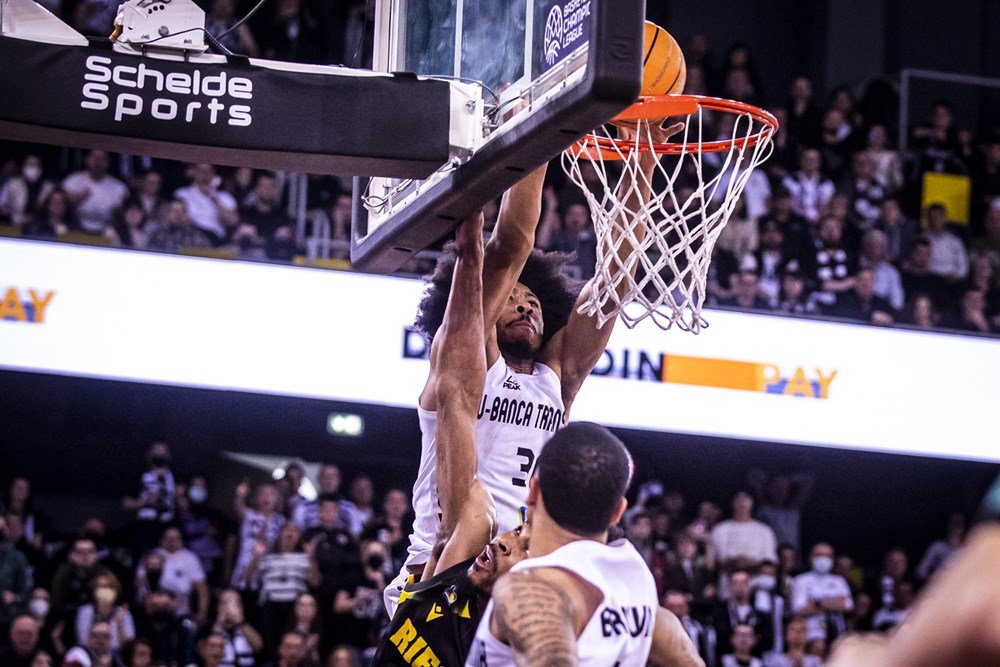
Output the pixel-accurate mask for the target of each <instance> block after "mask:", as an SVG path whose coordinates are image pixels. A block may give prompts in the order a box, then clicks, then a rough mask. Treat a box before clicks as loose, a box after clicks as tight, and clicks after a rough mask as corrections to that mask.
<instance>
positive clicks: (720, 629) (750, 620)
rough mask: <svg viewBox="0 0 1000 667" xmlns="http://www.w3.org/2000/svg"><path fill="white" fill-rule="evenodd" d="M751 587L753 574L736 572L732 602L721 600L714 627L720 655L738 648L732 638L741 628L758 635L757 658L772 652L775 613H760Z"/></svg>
mask: <svg viewBox="0 0 1000 667" xmlns="http://www.w3.org/2000/svg"><path fill="white" fill-rule="evenodd" d="M751 593H752V589H751V587H750V574H749V573H748V572H747V571H746V570H736V571H735V572H733V574H732V577H731V579H730V588H729V600H728V601H727V602H723V601H720V602H719V603H718V604H717V606H716V608H715V611H714V614H713V618H714V620H713V625H714V626H715V634H716V636H717V638H718V642H719V653H720V654H726V653H728V652H729V651H731V650H733V649H734V648H735V647H734V646H733V645H732V644H730V641H729V639H728V638H730V637H732V636H733V633H735V631H736V629H737V628H739V627H740V626H746V627H748V628H750V630H751V631H752V633H753V634H754V635H755V637H756V640H757V641H755V642H754V645H753V646H751V647H750V648H748V649H747V650H748V651H749V650H750V649H753V652H754V654H755V655H758V656H759V655H760V654H761V653H762V652H766V651H769V650H771V647H772V644H773V643H774V642H773V637H774V629H773V627H772V621H771V613H770V612H771V610H770V609H768V610H760V609H757V608H756V607H755V606H754V600H753V596H752V594H751Z"/></svg>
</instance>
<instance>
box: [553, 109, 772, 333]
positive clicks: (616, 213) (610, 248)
mask: <svg viewBox="0 0 1000 667" xmlns="http://www.w3.org/2000/svg"><path fill="white" fill-rule="evenodd" d="M726 113H729V114H730V115H731V118H730V120H733V121H735V122H733V123H732V130H731V132H726V135H725V136H724V137H723V139H728V140H729V141H730V142H731V146H730V145H728V144H727V145H726V148H725V150H722V151H719V152H708V151H703V150H702V146H703V144H706V143H707V142H709V141H710V139H717V137H715V136H713V137H707V136H704V135H705V133H706V132H707V131H709V128H708V127H706V125H708V124H709V120H708V118H707V116H708V114H707V113H706V112H705V110H704V108H703V107H701V106H699V108H698V110H697V111H696V112H695V113H692V114H690V115H688V116H687V118H686V120H685V122H684V130H683V132H681V133H679V134H678V135H677V136H676V137H674V138H673V139H672V141H673V142H676V143H677V144H678V146H676V147H674V149H673V151H671V152H676V155H667V156H662V157H661V158H660V160H659V162H658V163H657V165H656V168H655V170H654V172H653V176H652V178H649V177H647V175H646V174H645V173H643V172H642V170H641V169H640V168H639V159H640V156H641V155H642V151H641V150H640V149H644V150H655V148H656V143H655V142H654V140H653V138H652V136H651V133H650V131H649V125H648V124H646V123H645V122H643V123H640V124H639V126H638V131H637V132H634V139H633V140H632V141H631V142H629V143H627V144H622V145H619V142H616V141H614V140H613V137H612V136H611V134H610V128H609V127H608V126H604V127H602V128H599V129H598V130H595V131H594V133H592V134H591V135H590V137H589V138H587V139H586V140H585V141H586V145H587V146H589V147H590V149H589V150H587V149H585V148H581V145H578V146H576V147H574V148H571V149H569V150H567V151H566V152H564V153H563V157H562V165H563V170H564V171H565V172H566V174H567V176H569V178H570V179H571V180H572V181H573V182H574V183H576V185H577V186H578V187H579V188H580V190H581V191H582V192H583V194H584V196H585V198H586V200H587V205H588V206H589V208H590V214H591V218H592V219H593V221H594V229H595V232H596V235H597V266H596V270H595V274H594V279H593V280H592V282H591V289H590V291H589V295H588V298H587V300H586V302H585V303H583V304H582V305H581V306H580V309H579V311H580V312H581V313H583V314H586V315H589V316H596V317H597V320H598V323H599V325H601V326H603V325H604V323H605V322H606V321H608V320H610V319H612V318H614V317H621V319H622V320H623V321H624V322H625V324H626V326H628V327H629V328H632V327H634V326H635V325H636V324H638V323H639V322H641V321H642V320H644V319H645V318H647V317H649V318H651V319H652V320H653V321H654V322H655V323H656V324H657V325H658V326H659V327H660V328H662V329H669V328H671V327H672V326H674V325H676V326H677V327H678V328H679V329H682V330H684V331H690V332H692V333H698V332H699V331H700V330H701V329H702V328H703V327H706V326H708V322H706V321H705V318H704V317H703V316H702V307H703V306H704V304H705V297H706V290H707V281H708V269H709V263H710V262H711V259H712V252H713V249H714V248H715V243H716V241H717V240H718V238H719V234H720V233H721V232H722V229H723V227H725V226H726V223H727V222H729V218H730V216H731V215H732V214H733V211H734V210H735V208H736V205H737V202H738V200H739V198H740V195H741V194H742V192H743V188H744V187H745V186H746V184H747V181H748V180H749V178H750V175H751V173H752V172H753V170H754V169H755V168H756V167H757V166H759V165H760V164H761V163H762V162H764V161H765V160H767V158H768V157H769V156H770V155H771V152H772V150H773V144H772V142H771V135H772V133H773V128H772V127H771V126H770V125H769V124H767V123H764V122H762V121H761V120H759V119H756V118H754V116H752V115H751V114H750V113H748V112H742V113H741V112H738V111H733V112H728V111H727V112H726ZM715 145H716V146H718V145H719V144H718V143H716V144H715ZM597 146H600V147H601V148H602V149H603V150H597V149H596V147H597ZM647 154H648V153H647ZM588 172H589V173H588ZM616 173H617V174H618V175H617V177H615V174H616ZM588 177H589V178H588ZM644 190H645V191H648V192H649V194H648V195H644V194H643V191H644Z"/></svg>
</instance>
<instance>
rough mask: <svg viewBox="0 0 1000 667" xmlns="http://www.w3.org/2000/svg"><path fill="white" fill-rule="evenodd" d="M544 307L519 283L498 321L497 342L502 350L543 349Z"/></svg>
mask: <svg viewBox="0 0 1000 667" xmlns="http://www.w3.org/2000/svg"><path fill="white" fill-rule="evenodd" d="M542 332H543V322H542V305H541V302H540V301H539V300H538V297H537V296H535V294H534V293H533V292H532V291H531V290H529V289H528V288H527V287H525V286H524V285H522V284H521V283H518V284H517V285H515V286H514V289H513V290H511V293H510V298H509V299H508V300H507V307H506V308H504V311H503V313H502V314H501V315H500V319H499V320H498V321H497V342H498V343H499V344H500V348H501V349H505V348H506V349H511V348H513V349H515V350H523V351H525V352H527V351H530V352H532V353H535V352H538V350H539V349H541V347H542Z"/></svg>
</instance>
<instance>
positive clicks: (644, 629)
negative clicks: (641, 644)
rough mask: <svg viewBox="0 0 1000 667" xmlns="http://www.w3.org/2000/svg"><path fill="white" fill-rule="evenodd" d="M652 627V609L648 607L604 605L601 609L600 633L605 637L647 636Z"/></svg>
mask: <svg viewBox="0 0 1000 667" xmlns="http://www.w3.org/2000/svg"><path fill="white" fill-rule="evenodd" d="M652 629H653V610H652V609H650V608H649V607H646V606H642V607H619V608H618V609H612V608H611V607H605V608H604V609H602V610H601V633H602V634H603V635H604V636H605V637H620V636H621V635H626V634H627V635H629V636H630V637H648V636H649V635H650V633H651V632H652Z"/></svg>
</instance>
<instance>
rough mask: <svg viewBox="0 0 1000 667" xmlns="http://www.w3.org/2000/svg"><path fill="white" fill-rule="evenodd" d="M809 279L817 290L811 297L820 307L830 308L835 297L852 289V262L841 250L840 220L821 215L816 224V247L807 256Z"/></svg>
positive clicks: (842, 246)
mask: <svg viewBox="0 0 1000 667" xmlns="http://www.w3.org/2000/svg"><path fill="white" fill-rule="evenodd" d="M810 259H811V260H812V261H811V267H810V270H809V273H810V277H811V278H812V280H813V282H814V283H815V285H816V286H817V288H818V291H817V292H815V294H814V295H813V296H814V298H815V299H816V301H817V302H818V303H819V304H821V306H832V305H833V304H834V303H835V302H836V300H837V297H838V295H840V294H841V293H842V292H847V291H848V290H850V289H851V288H853V287H854V280H853V279H852V278H851V276H852V275H853V274H854V272H855V270H856V268H855V265H856V262H855V258H854V255H853V254H852V253H850V252H848V250H847V249H846V248H845V247H844V221H843V219H841V218H838V217H837V216H835V215H825V216H823V218H822V219H821V220H820V221H819V233H818V238H817V240H816V247H815V250H814V251H813V255H812V256H811V257H810Z"/></svg>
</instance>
